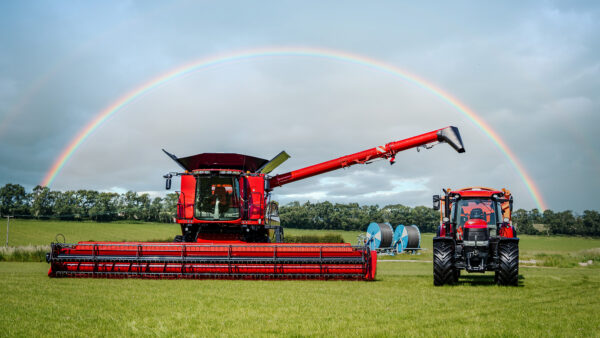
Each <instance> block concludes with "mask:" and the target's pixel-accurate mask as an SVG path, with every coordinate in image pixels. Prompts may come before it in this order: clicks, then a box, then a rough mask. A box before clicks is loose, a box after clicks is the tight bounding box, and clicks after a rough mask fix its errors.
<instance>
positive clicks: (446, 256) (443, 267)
mask: <svg viewBox="0 0 600 338" xmlns="http://www.w3.org/2000/svg"><path fill="white" fill-rule="evenodd" d="M454 280H455V272H454V244H453V243H452V242H451V241H435V242H433V285H435V286H441V285H444V284H454Z"/></svg>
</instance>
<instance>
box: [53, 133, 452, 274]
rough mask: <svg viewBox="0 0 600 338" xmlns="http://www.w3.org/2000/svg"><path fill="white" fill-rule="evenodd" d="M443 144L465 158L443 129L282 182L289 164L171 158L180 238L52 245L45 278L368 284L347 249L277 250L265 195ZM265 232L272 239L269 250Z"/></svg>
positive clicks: (356, 254)
mask: <svg viewBox="0 0 600 338" xmlns="http://www.w3.org/2000/svg"><path fill="white" fill-rule="evenodd" d="M439 142H446V143H448V144H449V145H451V146H452V147H453V148H454V149H455V150H456V151H458V152H464V147H463V144H462V140H461V138H460V134H459V132H458V129H457V128H456V127H447V128H442V129H439V130H435V131H432V132H429V133H425V134H422V135H419V136H415V137H411V138H408V139H405V140H401V141H396V142H390V143H388V144H386V145H382V146H379V147H375V148H372V149H368V150H365V151H361V152H358V153H355V154H352V155H347V156H343V157H340V158H337V159H334V160H330V161H327V162H323V163H319V164H316V165H313V166H309V167H306V168H303V169H298V170H294V171H291V172H288V173H285V174H279V175H275V176H270V175H269V173H270V172H271V171H272V170H273V169H275V168H276V167H277V166H279V165H280V164H281V163H282V162H283V161H285V160H287V159H288V158H289V156H288V155H287V154H286V153H285V152H281V153H280V154H279V155H277V156H275V157H274V158H273V159H272V160H271V161H267V160H264V159H261V158H257V157H252V156H247V155H240V154H223V153H203V154H198V155H194V156H189V157H183V158H178V157H176V156H174V155H172V154H169V153H168V152H166V151H165V153H167V155H169V156H170V157H171V158H172V159H173V160H174V161H175V162H176V163H177V164H178V165H179V166H180V167H181V168H182V169H183V172H176V173H169V174H167V175H165V176H164V177H165V178H166V188H167V189H169V188H170V187H171V179H172V177H173V176H175V175H176V176H180V177H181V191H179V192H178V194H179V201H178V204H177V213H176V215H177V216H176V220H177V223H179V225H180V226H181V235H179V236H177V237H176V238H175V241H174V242H173V243H148V242H145V243H144V242H134V243H118V242H80V243H78V244H65V243H53V244H52V249H51V252H50V253H48V255H47V261H48V262H49V263H50V264H51V267H50V271H49V275H50V276H52V277H109V278H124V277H138V278H243V279H254V278H267V279H300V278H317V279H362V280H372V279H374V278H375V271H376V262H377V254H376V253H375V252H374V251H371V250H370V249H369V248H368V247H366V246H360V247H354V246H351V245H350V244H333V243H330V244H321V243H319V244H316V243H306V244H282V243H280V242H281V241H282V239H283V231H282V229H281V227H280V226H279V225H276V224H272V222H271V219H272V218H273V216H274V215H275V214H276V204H275V203H271V201H270V196H271V194H270V193H271V191H272V190H273V189H274V188H276V187H279V186H282V185H284V184H288V183H291V182H295V181H298V180H301V179H305V178H308V177H311V176H314V175H318V174H322V173H326V172H329V171H332V170H336V169H341V168H345V167H349V166H351V165H355V164H368V163H370V162H372V161H373V160H376V159H381V158H384V159H388V160H389V161H390V163H392V164H393V163H394V157H395V155H396V153H398V152H400V151H403V150H406V149H409V148H415V147H419V146H424V147H426V148H429V147H431V146H432V145H433V144H436V143H439ZM269 232H275V242H277V243H270V242H271V240H270V238H271V236H269Z"/></svg>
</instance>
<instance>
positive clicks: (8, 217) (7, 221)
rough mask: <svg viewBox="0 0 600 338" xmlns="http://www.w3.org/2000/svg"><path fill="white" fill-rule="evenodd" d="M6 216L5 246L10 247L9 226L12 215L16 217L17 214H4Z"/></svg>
mask: <svg viewBox="0 0 600 338" xmlns="http://www.w3.org/2000/svg"><path fill="white" fill-rule="evenodd" d="M4 217H6V244H4V246H5V247H8V226H9V224H10V218H11V217H13V218H14V217H15V216H4Z"/></svg>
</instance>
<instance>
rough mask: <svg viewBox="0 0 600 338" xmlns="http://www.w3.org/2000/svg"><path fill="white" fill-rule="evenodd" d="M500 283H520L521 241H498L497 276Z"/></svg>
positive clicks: (511, 284)
mask: <svg viewBox="0 0 600 338" xmlns="http://www.w3.org/2000/svg"><path fill="white" fill-rule="evenodd" d="M495 280H496V283H497V284H498V285H506V286H517V285H519V243H518V242H512V241H511V242H508V241H507V242H503V241H501V242H500V243H498V269H497V270H496V276H495Z"/></svg>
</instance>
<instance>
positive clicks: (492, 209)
mask: <svg viewBox="0 0 600 338" xmlns="http://www.w3.org/2000/svg"><path fill="white" fill-rule="evenodd" d="M499 207H500V206H499V203H497V202H496V200H495V199H491V198H478V197H475V198H459V199H458V200H456V201H455V202H454V203H453V207H452V208H451V212H450V219H451V222H452V223H454V224H456V229H457V239H458V240H462V239H463V236H464V233H465V230H467V231H468V229H484V228H485V229H486V230H487V231H486V236H485V237H489V236H496V235H497V229H498V224H500V223H501V222H502V220H501V219H499V218H498V217H499V216H498V215H501V214H502V213H501V211H500V209H499ZM477 231H480V230H477ZM480 238H481V237H480Z"/></svg>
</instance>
